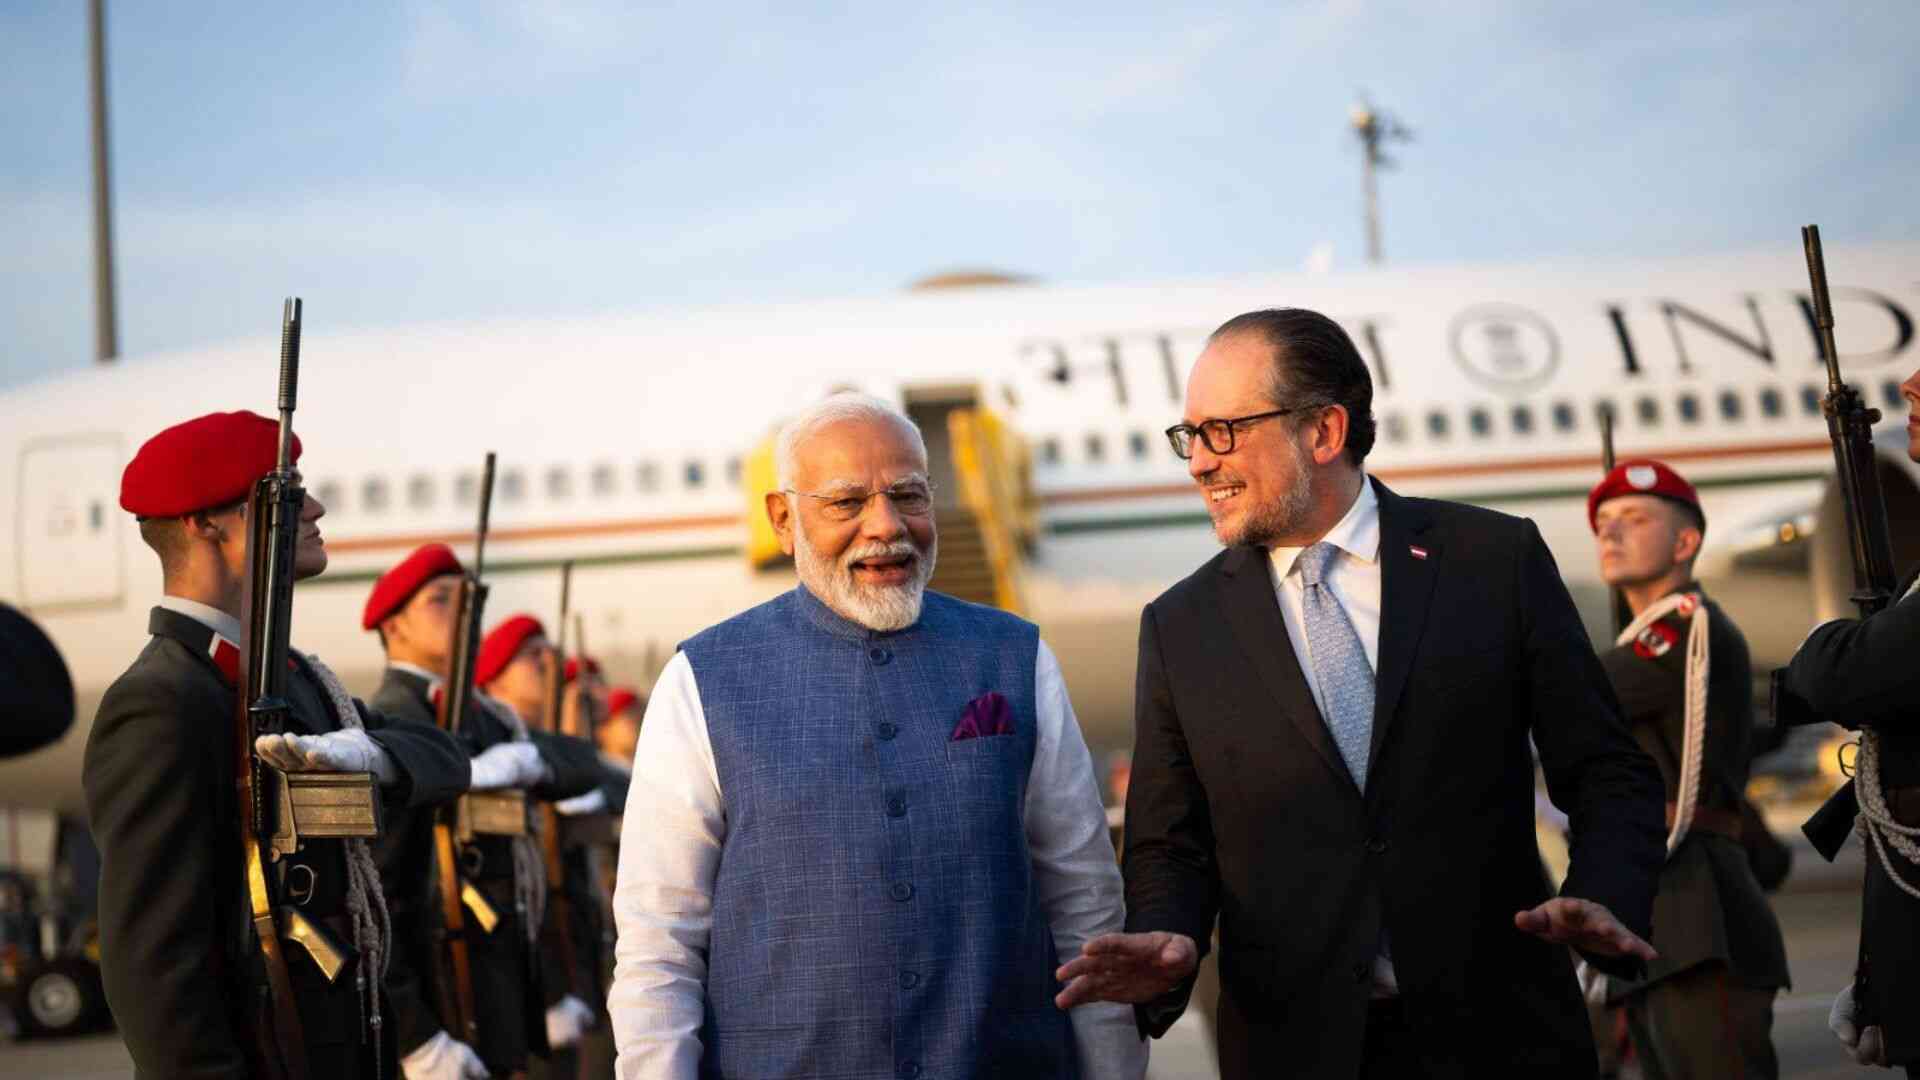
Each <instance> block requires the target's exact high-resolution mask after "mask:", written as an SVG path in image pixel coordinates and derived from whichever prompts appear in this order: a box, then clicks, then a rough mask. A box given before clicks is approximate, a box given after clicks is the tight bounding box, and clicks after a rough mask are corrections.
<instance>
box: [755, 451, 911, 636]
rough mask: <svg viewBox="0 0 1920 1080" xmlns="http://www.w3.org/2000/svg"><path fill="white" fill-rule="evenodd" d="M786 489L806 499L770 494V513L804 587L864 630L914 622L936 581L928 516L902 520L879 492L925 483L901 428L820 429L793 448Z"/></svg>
mask: <svg viewBox="0 0 1920 1080" xmlns="http://www.w3.org/2000/svg"><path fill="white" fill-rule="evenodd" d="M792 483H793V488H794V490H795V491H797V492H804V493H806V494H798V495H787V494H783V493H781V492H770V493H768V495H767V515H768V517H769V519H770V520H771V521H772V523H773V528H774V531H775V532H776V533H778V534H779V536H780V545H781V547H782V548H784V549H785V550H786V551H787V552H788V553H789V554H791V555H792V556H793V560H794V568H795V569H796V570H797V571H798V572H799V576H800V581H801V584H803V585H805V586H806V587H807V589H808V591H810V592H812V593H813V594H814V596H816V597H818V598H819V599H820V600H821V602H823V603H825V604H826V605H827V606H828V607H830V608H832V609H833V610H834V611H836V612H838V613H839V614H840V615H841V616H843V617H844V618H847V619H850V620H852V621H854V622H857V623H859V624H861V625H862V626H865V627H868V628H869V629H873V630H901V629H905V628H906V627H908V626H912V625H913V624H914V623H915V622H917V621H919V618H920V600H921V596H922V593H923V592H924V591H925V589H926V585H927V579H929V578H931V577H932V576H933V564H934V555H935V546H934V545H935V536H934V527H933V511H932V508H931V507H930V506H928V507H924V508H921V511H917V512H903V511H902V509H901V508H900V507H898V506H896V505H895V501H894V500H893V499H891V498H889V497H888V496H887V495H886V494H885V493H886V492H887V491H888V490H890V489H892V490H905V489H907V488H908V487H911V486H913V485H918V486H919V487H920V488H922V489H924V487H925V485H926V483H927V460H926V455H925V454H924V453H922V452H921V450H920V448H919V446H918V445H917V444H916V443H915V441H914V440H913V439H912V438H911V437H910V436H909V434H908V433H907V432H906V431H905V430H903V429H902V428H901V426H900V424H899V423H897V422H894V421H891V420H886V419H879V418H876V419H870V420H869V419H860V420H844V421H841V422H839V423H836V424H831V425H828V426H827V427H823V428H821V429H820V430H819V431H817V432H815V433H813V434H812V435H811V436H810V437H808V438H807V440H806V441H805V442H804V443H802V444H801V445H800V446H799V447H798V448H797V450H796V453H795V456H794V468H793V477H792ZM816 496H820V497H816ZM863 496H865V498H862V497H863Z"/></svg>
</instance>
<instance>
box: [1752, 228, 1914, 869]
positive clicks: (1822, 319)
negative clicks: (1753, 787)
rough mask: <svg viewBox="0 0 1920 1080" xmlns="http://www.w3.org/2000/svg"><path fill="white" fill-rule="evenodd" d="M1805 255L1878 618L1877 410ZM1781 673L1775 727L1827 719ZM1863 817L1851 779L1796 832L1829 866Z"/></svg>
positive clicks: (1884, 551) (1837, 458) (1805, 238)
mask: <svg viewBox="0 0 1920 1080" xmlns="http://www.w3.org/2000/svg"><path fill="white" fill-rule="evenodd" d="M1800 239H1801V242H1802V243H1803V244H1804V245H1805V247H1806V251H1807V277H1808V279H1809V280H1810V281H1811V283H1812V301H1813V316H1814V325H1815V326H1817V327H1818V328H1819V331H1820V334H1819V338H1820V355H1821V357H1822V359H1824V360H1825V361H1826V363H1827V396H1826V399H1825V400H1824V401H1823V402H1822V403H1821V409H1822V411H1823V412H1825V413H1826V416H1827V435H1828V437H1829V438H1831V439H1832V440H1833V464H1834V469H1835V472H1836V474H1837V475H1838V477H1839V481H1840V497H1841V499H1842V500H1843V501H1844V502H1845V504H1846V508H1847V541H1848V544H1849V546H1850V550H1851V552H1852V555H1853V594H1852V596H1851V597H1850V599H1851V600H1852V601H1853V602H1854V604H1855V606H1857V607H1858V608H1859V609H1860V617H1861V618H1863V619H1864V618H1868V617H1869V616H1872V615H1875V614H1877V613H1878V612H1880V611H1881V610H1883V609H1884V608H1886V606H1887V605H1888V604H1889V603H1891V602H1892V601H1893V590H1894V588H1895V587H1896V586H1897V585H1898V579H1897V577H1896V574H1895V570H1894V566H1893V539H1892V536H1891V534H1890V533H1889V532H1888V530H1887V501H1886V496H1885V494H1884V493H1883V492H1882V491H1881V489H1880V474H1879V472H1878V471H1877V470H1876V467H1875V463H1874V456H1873V425H1874V423H1875V422H1876V421H1878V420H1879V419H1880V410H1878V409H1874V408H1869V407H1868V406H1867V403H1866V400H1865V399H1864V398H1862V397H1861V395H1860V392H1859V391H1858V390H1855V389H1854V388H1853V387H1851V386H1848V385H1847V384H1846V383H1845V382H1843V381H1841V378H1840V351H1839V349H1838V348H1837V347H1836V346H1835V344H1834V340H1833V303H1832V301H1831V300H1830V299H1829V297H1828V295H1827V266H1826V259H1825V258H1824V256H1823V255H1822V253H1821V250H1820V227H1819V226H1818V225H1808V226H1806V227H1804V228H1802V229H1801V230H1800ZM1785 676H1786V671H1785V669H1780V670H1776V671H1775V672H1774V673H1773V677H1772V691H1773V694H1772V697H1773V716H1774V722H1775V723H1776V724H1783V725H1787V726H1798V725H1801V724H1812V723H1818V722H1820V721H1822V720H1825V719H1827V718H1826V717H1824V716H1821V715H1819V714H1818V713H1815V712H1814V711H1813V709H1812V707H1811V706H1809V705H1808V704H1807V703H1806V701H1805V700H1803V699H1801V698H1799V697H1796V696H1794V694H1793V693H1792V692H1791V691H1790V690H1788V689H1787V686H1786V677H1785ZM1859 812H1860V796H1859V792H1858V791H1857V790H1856V789H1855V787H1854V782H1853V781H1852V780H1851V779H1849V780H1848V781H1847V782H1846V783H1845V784H1842V785H1841V787H1840V790H1838V791H1836V792H1834V793H1833V796H1832V797H1831V798H1829V799H1828V800H1827V802H1826V804H1825V805H1823V806H1822V807H1820V809H1819V810H1818V811H1816V812H1815V813H1814V815H1813V816H1812V817H1810V818H1808V819H1807V821H1806V824H1804V825H1802V826H1801V827H1800V829H1801V831H1802V832H1804V833H1806V835H1807V839H1809V840H1811V841H1813V846H1814V848H1815V849H1816V850H1818V851H1819V852H1820V854H1821V855H1822V856H1824V857H1825V858H1826V859H1827V861H1829V862H1831V861H1832V860H1833V858H1834V856H1835V855H1836V854H1837V853H1838V852H1839V850H1840V846H1841V845H1842V844H1844V843H1846V839H1847V834H1848V833H1849V832H1851V831H1852V830H1853V822H1854V818H1855V817H1857V816H1858V815H1859Z"/></svg>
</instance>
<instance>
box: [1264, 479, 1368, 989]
mask: <svg viewBox="0 0 1920 1080" xmlns="http://www.w3.org/2000/svg"><path fill="white" fill-rule="evenodd" d="M1320 539H1321V540H1322V541H1323V542H1325V543H1329V544H1332V545H1333V546H1334V547H1336V548H1339V549H1340V553H1339V554H1338V555H1336V556H1335V557H1334V559H1333V561H1332V562H1331V563H1328V564H1327V572H1326V576H1325V578H1323V579H1322V581H1321V583H1320V587H1321V588H1323V589H1326V590H1328V591H1329V592H1331V593H1332V594H1333V598H1334V599H1335V600H1336V601H1338V602H1339V604H1340V607H1341V608H1342V609H1343V610H1345V611H1346V613H1347V620H1348V621H1349V622H1351V623H1353V632H1354V633H1355V634H1358V635H1359V636H1360V647H1361V648H1362V649H1365V650H1366V653H1367V666H1368V667H1370V668H1372V669H1373V672H1374V676H1375V677H1376V678H1377V677H1378V676H1379V674H1380V499H1379V496H1377V495H1375V494H1374V492H1373V482H1372V481H1371V480H1368V479H1367V476H1366V474H1365V473H1362V474H1360V493H1359V494H1358V495H1356V496H1355V497H1354V500H1353V505H1352V506H1350V507H1348V508H1347V513H1346V516H1344V517H1342V518H1341V519H1340V522H1339V524H1337V525H1335V526H1334V527H1333V528H1331V529H1329V530H1327V535H1325V536H1323V537H1321V538H1320ZM1305 550H1306V548H1297V547H1277V548H1274V549H1273V550H1272V551H1271V553H1269V555H1268V559H1269V560H1270V562H1271V565H1272V567H1273V579H1274V591H1275V593H1277V594H1278V596H1279V598H1280V617H1281V618H1282V619H1284V620H1285V621H1286V624H1287V640H1288V641H1290V642H1291V643H1292V644H1293V655H1294V656H1295V657H1296V658H1298V659H1299V661H1300V674H1301V675H1304V676H1305V677H1306V680H1307V689H1309V690H1311V691H1312V692H1313V703H1314V704H1315V705H1316V706H1318V707H1319V709H1320V715H1321V716H1326V715H1327V699H1326V695H1325V694H1323V693H1321V690H1320V679H1319V676H1317V675H1315V674H1314V670H1313V648H1312V646H1311V644H1310V643H1309V642H1308V641H1307V624H1306V603H1307V600H1306V588H1307V587H1306V584H1305V582H1304V581H1302V580H1301V577H1300V567H1299V565H1298V563H1299V561H1300V553H1301V552H1302V551H1305ZM1399 992H1400V986H1399V982H1398V981H1397V980H1396V979H1395V978H1394V972H1393V961H1392V960H1390V959H1388V958H1387V956H1386V955H1385V954H1384V953H1382V954H1381V955H1379V956H1376V957H1374V960H1373V995H1374V996H1375V997H1391V996H1393V995H1394V994H1397V993H1399Z"/></svg>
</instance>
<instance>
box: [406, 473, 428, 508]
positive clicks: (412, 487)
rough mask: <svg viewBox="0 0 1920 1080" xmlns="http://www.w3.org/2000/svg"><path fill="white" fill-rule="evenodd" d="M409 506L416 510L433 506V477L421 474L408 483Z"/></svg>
mask: <svg viewBox="0 0 1920 1080" xmlns="http://www.w3.org/2000/svg"><path fill="white" fill-rule="evenodd" d="M407 505H408V506H410V507H412V508H414V509H415V510H424V509H425V508H427V507H429V506H432V505H433V477H431V476H427V475H425V474H421V475H418V476H415V477H413V478H412V479H411V480H408V481H407Z"/></svg>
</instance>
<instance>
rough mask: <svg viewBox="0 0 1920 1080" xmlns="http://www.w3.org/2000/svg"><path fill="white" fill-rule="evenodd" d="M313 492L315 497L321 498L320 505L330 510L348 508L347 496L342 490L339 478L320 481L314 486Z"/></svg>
mask: <svg viewBox="0 0 1920 1080" xmlns="http://www.w3.org/2000/svg"><path fill="white" fill-rule="evenodd" d="M313 494H314V497H315V498H317V499H319V500H320V505H321V506H324V507H326V508H327V509H329V510H344V509H346V508H347V500H346V496H345V495H344V494H343V493H342V492H341V490H340V481H338V480H322V481H320V483H319V484H317V485H316V486H315V487H314V489H313Z"/></svg>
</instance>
